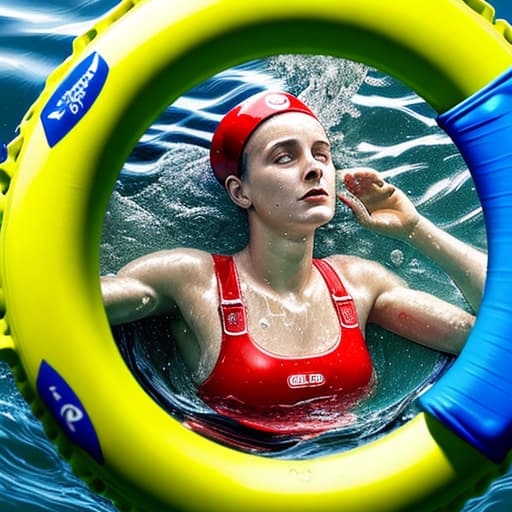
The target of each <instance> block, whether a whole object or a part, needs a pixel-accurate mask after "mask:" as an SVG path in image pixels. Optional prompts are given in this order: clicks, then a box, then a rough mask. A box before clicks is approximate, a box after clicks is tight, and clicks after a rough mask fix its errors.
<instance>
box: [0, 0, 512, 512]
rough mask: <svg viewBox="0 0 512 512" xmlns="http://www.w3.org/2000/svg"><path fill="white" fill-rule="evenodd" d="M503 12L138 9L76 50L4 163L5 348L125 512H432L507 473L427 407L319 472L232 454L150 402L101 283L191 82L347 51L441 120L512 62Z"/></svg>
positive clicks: (258, 6)
mask: <svg viewBox="0 0 512 512" xmlns="http://www.w3.org/2000/svg"><path fill="white" fill-rule="evenodd" d="M493 16H494V11H493V9H492V8H491V7H490V6H489V5H488V4H486V3H485V2H483V1H482V0H466V1H462V0H430V1H429V2H425V1H420V0H393V1H389V2H383V1H382V0H316V1H315V2H311V0H281V1H279V2H276V1H275V0H255V1H253V2H250V3H249V4H247V3H245V2H240V1H239V0H189V1H187V2H169V1H168V0H124V1H122V2H121V3H120V4H119V5H118V6H117V7H116V8H115V9H114V10H112V11H111V12H110V13H108V14H107V15H106V16H105V17H104V18H103V19H101V20H100V21H99V22H98V23H97V24H96V26H95V27H94V28H92V29H91V30H90V31H88V32H87V33H86V34H84V35H83V36H81V37H79V38H77V39H76V40H75V42H74V48H73V50H74V51H73V54H72V56H71V57H70V58H69V59H68V60H67V61H66V62H64V63H63V64H62V65H61V66H60V67H59V68H58V69H57V70H56V71H55V72H54V73H53V74H52V75H51V76H50V77H49V79H48V81H47V84H46V87H45V89H44V91H43V92H42V94H41V95H40V97H39V99H38V100H37V101H36V102H35V104H34V105H33V106H32V108H31V109H30V110H29V112H28V113H27V114H26V116H25V118H24V119H23V121H22V123H21V126H20V135H19V136H18V137H17V138H16V139H15V140H14V141H13V142H12V143H11V144H10V145H9V147H8V157H7V159H6V160H5V161H4V162H3V163H2V164H0V185H1V186H2V192H3V193H2V195H1V200H2V201H1V207H2V209H3V220H2V234H1V274H0V275H1V286H2V292H3V301H4V312H5V314H4V316H3V318H2V320H1V325H0V327H1V328H2V333H3V334H2V336H1V337H0V354H1V355H2V356H3V357H4V358H5V359H7V360H9V362H10V363H11V365H12V367H13V371H14V373H15V375H16V377H17V381H18V384H19V386H20V388H21V390H22V391H23V393H24V395H25V397H26V398H27V400H28V401H29V402H30V403H31V405H32V408H33V410H34V412H35V414H36V415H37V416H38V417H40V418H41V419H42V420H43V423H44V424H45V426H46V428H47V432H48V434H49V436H50V437H51V438H53V439H55V440H56V442H57V444H58V445H59V447H60V450H61V453H62V454H63V456H65V457H66V458H68V459H69V460H70V461H71V463H72V465H73V467H74V469H75V471H76V472H77V474H78V475H79V476H81V477H82V478H83V479H85V480H86V481H87V482H88V483H89V484H90V485H91V487H92V488H93V489H94V490H96V491H98V492H104V491H105V492H107V493H108V494H109V495H110V496H111V497H113V499H114V500H116V501H117V503H118V504H119V506H120V508H122V509H123V510H124V509H129V507H130V504H134V503H137V504H138V506H140V508H141V509H153V510H158V511H162V510H187V511H196V510H205V509H208V510H222V511H228V510H233V511H234V510H244V511H255V512H259V511H261V510H266V511H268V512H271V511H284V510H294V511H311V512H322V511H331V510H343V511H344V512H349V511H380V512H383V511H397V510H401V511H402V510H414V511H418V510H432V509H435V508H437V507H442V506H445V505H446V504H448V503H452V504H453V502H454V500H456V499H458V498H459V497H460V496H461V495H463V496H467V495H468V493H470V492H472V491H473V489H474V487H475V486H476V485H478V484H480V483H481V482H482V481H487V480H488V479H490V478H492V477H493V476H495V475H496V474H497V473H498V472H499V471H500V470H501V469H503V466H501V467H500V466H497V465H495V464H494V463H492V462H490V461H489V460H488V458H487V457H485V456H484V455H483V454H482V453H480V451H479V450H477V449H476V448H474V447H472V446H471V445H470V444H468V442H467V441H465V440H462V439H461V438H460V437H459V435H456V434H455V433H453V432H452V431H451V430H452V429H449V428H446V427H444V426H442V424H441V422H440V421H438V420H436V419H434V418H433V417H432V416H430V415H428V414H426V413H421V414H419V415H418V416H417V417H416V418H415V419H414V420H412V421H411V422H409V423H407V424H406V425H404V426H403V427H401V428H399V429H398V430H396V431H394V432H393V433H391V434H388V435H386V436H385V437H383V438H382V439H380V440H378V441H376V442H372V443H369V444H367V445H366V446H363V447H360V448H357V449H354V450H351V451H348V452H345V453H342V454H336V455H331V456H326V457H321V458H313V459H309V460H300V461H299V460H276V459H268V458H263V457H259V456H257V455H252V454H247V453H241V452H239V451H236V450H233V449H230V448H227V447H224V446H220V445H218V444H216V443H214V442H212V441H209V440H207V439H205V438H203V437H201V436H199V435H197V434H195V433H193V432H191V431H190V430H188V429H187V428H185V427H183V426H182V425H181V424H180V423H179V422H178V421H177V420H176V419H174V418H173V417H171V416H170V415H169V414H167V413H166V412H165V411H163V410H162V409H161V408H160V407H159V406H158V405H157V404H156V403H155V402H154V401H153V400H152V399H151V398H150V397H149V396H148V395H147V394H146V393H145V392H144V390H143V389H142V388H141V386H140V385H139V383H138V382H137V381H136V379H135V378H134V376H133V375H132V374H131V372H130V371H129V370H128V368H127V366H126V364H125V362H124V361H123V359H122V357H121V355H120V354H119V352H118V349H117V348H116V345H115V343H114V341H113V339H112V335H111V332H110V328H109V325H108V321H107V318H106V315H105V311H104V308H103V305H102V300H101V294H100V287H99V240H100V231H101V226H102V221H103V216H104V213H105V211H106V207H107V203H108V199H109V194H110V192H111V190H112V188H113V184H114V182H115V179H116V176H117V174H118V172H119V170H120V169H121V167H122V165H123V163H124V161H125V160H126V158H127V157H128V155H129V153H130V151H131V149H132V148H133V146H134V145H135V143H136V142H137V140H138V139H139V138H140V136H141V134H142V133H143V132H144V131H145V129H146V128H147V127H148V126H149V125H150V124H151V122H152V121H153V120H154V119H155V118H156V116H157V115H158V114H159V113H160V112H161V111H162V110H163V108H164V107H165V106H167V105H168V104H170V103H171V102H172V101H173V100H174V99H176V98H177V97H178V96H179V95H180V94H182V93H184V92H185V91H187V90H188V89H189V88H190V87H191V86H193V85H195V84H197V83H198V82H199V81H201V80H203V79H205V78H207V77H209V76H211V75H212V74H214V73H215V72H218V71H220V70H222V69H225V68H227V67H231V66H232V65H236V64H239V63H241V62H244V61H247V60H250V59H253V58H259V57H263V56H268V55H271V54H278V53H290V52H295V53H320V54H330V55H336V56H340V57H347V58H350V59H354V60H357V61H361V62H364V63H368V64H370V65H372V66H375V67H378V68H379V69H380V70H382V71H385V72H387V73H389V74H390V75H393V76H395V77H397V78H399V79H400V80H402V81H403V82H404V83H406V84H407V85H409V86H410V87H411V88H413V89H414V90H416V91H417V92H418V93H419V94H420V95H421V96H423V97H424V98H425V99H426V100H427V101H428V102H429V103H430V104H431V105H432V106H433V107H434V108H435V109H436V110H437V111H438V112H440V113H442V112H445V111H447V110H449V109H450V108H451V107H453V106H454V105H456V104H458V103H459V102H461V101H463V100H465V99H466V98H468V97H470V96H472V95H473V94H474V93H477V92H478V91H479V90H481V89H482V88H484V87H485V86H487V84H489V83H490V82H491V81H493V80H495V79H496V78H497V77H499V76H500V75H501V74H502V73H504V72H505V71H506V70H507V69H508V68H509V67H510V65H511V64H512V47H511V44H510V42H509V41H510V37H511V36H510V34H511V31H510V27H508V25H506V24H505V23H504V22H498V23H496V24H493ZM484 303H485V300H484ZM478 342H479V340H478V339H476V341H475V344H477V343H478ZM508 392H509V393H510V389H508ZM484 420H485V418H484ZM508 421H510V418H508ZM509 447H510V446H507V447H505V449H504V450H505V452H507V451H508V448H509ZM499 458H503V457H500V456H496V457H495V459H499ZM452 506H453V505H452ZM451 510H454V508H451Z"/></svg>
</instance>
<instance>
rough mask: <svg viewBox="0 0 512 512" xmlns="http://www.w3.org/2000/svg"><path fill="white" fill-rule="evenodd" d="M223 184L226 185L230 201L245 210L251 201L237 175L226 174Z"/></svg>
mask: <svg viewBox="0 0 512 512" xmlns="http://www.w3.org/2000/svg"><path fill="white" fill-rule="evenodd" d="M224 186H225V187H226V190H227V192H228V195H229V197H230V198H231V201H233V202H234V203H235V204H236V205H237V206H239V207H240V208H243V209H244V210H247V209H248V208H249V207H250V206H251V204H252V203H251V200H250V198H249V196H248V195H247V193H246V186H245V184H244V183H243V182H242V180H241V179H240V178H239V177H238V176H235V175H234V174H232V175H231V176H228V177H227V178H226V181H225V183H224Z"/></svg>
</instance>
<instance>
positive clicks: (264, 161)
mask: <svg viewBox="0 0 512 512" xmlns="http://www.w3.org/2000/svg"><path fill="white" fill-rule="evenodd" d="M245 151H246V162H247V168H246V176H245V177H244V187H245V191H246V193H247V194H248V196H249V198H250V201H251V210H252V214H253V215H257V216H258V217H259V218H260V219H261V220H262V221H263V222H265V223H266V224H268V225H269V226H270V227H274V228H277V229H279V230H280V231H282V232H285V231H286V232H288V233H289V234H290V235H292V234H297V235H299V236H304V235H307V234H308V233H310V232H311V231H312V230H314V229H316V228H317V227H319V226H321V225H323V224H325V223H327V222H329V221H330V220H331V219H332V217H333V215H334V209H335V203H336V193H335V192H336V184H335V180H336V173H335V169H334V165H333V163H332V160H331V151H330V144H329V140H328V139H327V135H326V134H325V130H324V129H323V127H322V125H321V124H320V123H319V122H318V121H317V120H316V119H315V118H313V117H311V116H309V115H306V114H302V113H299V112H288V113H285V114H279V115H276V116H274V117H271V118H270V119H268V120H267V121H265V122H264V123H263V124H262V125H261V126H259V127H258V128H257V129H256V131H255V132H254V133H253V134H252V135H251V137H250V139H249V141H248V143H247V146H246V148H245Z"/></svg>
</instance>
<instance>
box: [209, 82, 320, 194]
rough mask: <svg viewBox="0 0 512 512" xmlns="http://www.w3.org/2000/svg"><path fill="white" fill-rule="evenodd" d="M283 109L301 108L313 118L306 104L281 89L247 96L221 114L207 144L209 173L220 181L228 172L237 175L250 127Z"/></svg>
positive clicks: (222, 181) (224, 178)
mask: <svg viewBox="0 0 512 512" xmlns="http://www.w3.org/2000/svg"><path fill="white" fill-rule="evenodd" d="M286 112H301V113H303V114H306V115H309V116H312V117H313V118H315V119H317V117H316V115H315V114H314V113H313V111H312V110H311V109H310V108H309V107H308V106H306V105H305V104H304V103H302V102H301V101H300V100H299V99H297V98H296V97H295V96H292V95H291V94H288V93H285V92H263V93H260V94H256V95H254V96H251V97H250V98H248V99H247V100H245V101H243V102H242V103H240V104H239V105H237V106H236V107H235V108H233V109H232V110H230V111H229V112H228V113H227V114H226V115H225V116H224V117H223V118H222V120H221V121H220V123H219V125H218V126H217V129H216V130H215V133H214V135H213V139H212V143H211V147H210V162H211V166H212V169H213V173H214V174H215V177H216V178H217V179H218V180H219V182H220V183H221V184H222V185H224V183H225V181H226V178H227V177H228V176H230V175H235V176H239V175H240V171H241V168H242V166H243V165H244V163H243V162H242V159H243V158H244V148H245V146H246V144H247V141H248V140H249V138H250V136H251V135H252V134H253V133H254V131H255V130H256V129H257V128H258V127H259V126H260V125H261V124H262V123H263V122H264V121H266V120H267V119H269V118H271V117H273V116H275V115H278V114H283V113H286Z"/></svg>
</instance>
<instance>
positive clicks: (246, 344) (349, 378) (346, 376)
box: [198, 255, 373, 433]
mask: <svg viewBox="0 0 512 512" xmlns="http://www.w3.org/2000/svg"><path fill="white" fill-rule="evenodd" d="M213 259H214V265H215V272H216V275H217V283H218V289H219V299H220V303H221V307H220V315H221V321H222V326H223V336H222V346H221V350H220V355H219V358H218V361H217V364H216V365H215V368H214V370H213V372H212V374H211V375H210V377H209V378H208V379H207V380H206V381H205V382H204V383H203V384H202V385H201V386H200V387H199V390H198V393H199V396H201V398H203V400H204V401H205V402H206V403H208V404H209V405H210V406H211V407H212V408H213V409H215V410H216V411H217V412H219V413H222V414H225V415H227V416H230V417H235V418H236V419H238V420H239V421H241V422H242V423H244V424H248V425H250V426H253V427H256V428H260V429H263V430H270V431H278V432H287V433H291V432H298V431H300V432H304V431H309V432H311V431H315V432H317V431H321V430H326V429H327V428H332V426H333V422H334V423H335V424H338V425H339V424H340V421H341V424H343V422H344V421H345V422H346V420H347V414H346V413H347V409H348V408H350V406H352V405H354V403H355V402H356V401H357V399H358V398H361V397H362V396H364V395H365V394H366V393H367V392H368V386H369V384H370V381H371V377H372V373H373V368H372V363H371V359H370V355H369V353H368V350H367V348H366V343H365V341H364V337H363V334H362V332H361V330H360V329H359V323H358V319H357V313H356V310H355V306H354V301H353V299H352V297H351V296H349V295H348V294H347V291H346V290H345V287H344V286H343V284H342V282H341V280H340V278H339V276H338V274H337V273H336V271H335V270H334V269H333V268H332V266H331V265H330V264H329V263H327V261H325V260H314V261H313V264H314V266H315V267H316V268H317V269H318V271H319V272H320V274H321V275H322V277H323V278H324V280H325V282H326V285H327V287H328V289H329V292H330V294H331V297H332V301H333V304H334V306H335V309H336V313H337V315H338V319H339V322H340V337H339V340H338V342H337V343H336V345H335V346H334V347H333V348H331V349H329V350H328V351H327V352H323V353H321V354H315V355H311V356H297V357H294V356H281V355H277V354H273V353H271V352H269V351H267V350H265V349H263V348H262V347H259V346H257V345H256V344H255V343H254V342H253V341H252V340H251V337H250V336H249V333H248V332H247V317H246V308H245V305H244V303H243V300H242V295H241V292H240V284H239V281H238V274H237V271H236V267H235V264H234V261H233V258H232V257H231V256H218V255H214V256H213ZM293 405H296V406H295V407H292V406H293ZM326 410H328V412H327V413H326ZM341 417H343V418H344V420H343V419H341V420H340V418H341Z"/></svg>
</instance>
